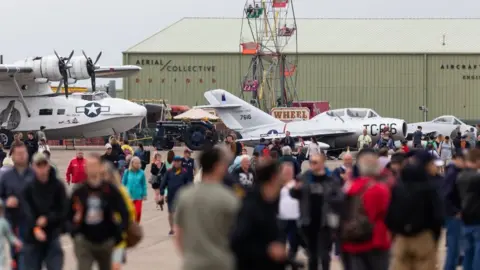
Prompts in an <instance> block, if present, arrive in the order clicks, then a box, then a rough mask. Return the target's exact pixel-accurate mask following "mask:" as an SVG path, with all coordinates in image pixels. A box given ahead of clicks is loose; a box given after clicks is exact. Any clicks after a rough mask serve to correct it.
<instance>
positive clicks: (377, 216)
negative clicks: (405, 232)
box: [343, 177, 391, 253]
mask: <svg viewBox="0 0 480 270" xmlns="http://www.w3.org/2000/svg"><path fill="white" fill-rule="evenodd" d="M369 183H370V184H371V186H370V187H369V188H368V189H367V190H366V191H365V193H364V194H363V207H364V209H365V212H366V215H367V216H368V219H369V220H370V223H371V224H372V225H373V237H372V239H371V240H370V241H368V242H365V243H344V244H343V250H344V251H345V252H347V253H361V252H368V251H372V250H374V249H376V250H388V249H389V248H390V245H391V237H390V233H389V232H388V229H387V226H386V225H385V222H384V220H385V217H386V215H387V210H388V205H389V203H390V188H389V187H388V186H387V185H386V184H384V183H379V182H376V180H375V179H373V178H369V177H359V178H357V179H356V180H355V181H353V182H352V185H351V186H350V188H349V189H348V190H347V191H346V194H347V196H354V195H358V194H359V193H360V192H362V190H363V189H364V188H365V187H366V185H368V184H369Z"/></svg>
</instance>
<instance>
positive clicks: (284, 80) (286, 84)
mask: <svg viewBox="0 0 480 270" xmlns="http://www.w3.org/2000/svg"><path fill="white" fill-rule="evenodd" d="M245 20H246V21H245ZM297 32H298V28H297V21H296V19H295V10H294V8H293V0H247V1H246V3H245V7H244V12H243V19H242V29H241V36H240V48H241V52H242V54H244V55H251V56H252V60H251V62H250V65H249V67H248V71H247V72H246V74H245V75H244V77H243V78H242V81H241V84H240V87H241V96H242V98H244V97H245V95H246V94H247V93H251V96H252V98H251V103H252V104H254V105H256V106H257V107H259V108H261V109H263V110H265V111H268V110H270V109H271V108H273V107H280V106H290V105H291V102H292V101H293V100H298V96H297V92H296V84H297V66H298V39H297Z"/></svg>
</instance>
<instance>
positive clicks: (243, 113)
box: [197, 89, 283, 132]
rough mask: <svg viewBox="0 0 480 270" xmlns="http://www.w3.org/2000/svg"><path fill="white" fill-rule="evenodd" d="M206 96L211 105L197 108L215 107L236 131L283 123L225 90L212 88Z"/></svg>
mask: <svg viewBox="0 0 480 270" xmlns="http://www.w3.org/2000/svg"><path fill="white" fill-rule="evenodd" d="M204 97H205V98H206V99H207V101H208V103H209V104H210V105H207V106H198V107H197V108H202V107H203V108H214V109H215V110H216V112H217V114H218V116H219V117H220V119H222V121H223V123H224V124H225V125H226V126H227V127H228V128H230V129H233V130H235V131H239V132H240V131H242V130H248V129H255V128H258V127H267V126H271V125H278V124H283V123H282V121H280V120H278V119H277V118H275V117H273V116H271V115H269V114H268V113H265V112H264V111H262V110H260V109H258V108H257V107H255V106H253V105H251V104H249V103H248V102H245V101H244V100H243V99H241V98H239V97H236V96H235V95H232V94H231V93H229V92H227V91H225V90H222V89H217V90H210V91H207V92H205V94H204Z"/></svg>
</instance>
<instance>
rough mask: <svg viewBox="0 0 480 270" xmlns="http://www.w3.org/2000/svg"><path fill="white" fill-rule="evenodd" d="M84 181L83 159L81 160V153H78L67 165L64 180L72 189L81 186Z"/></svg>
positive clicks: (85, 176)
mask: <svg viewBox="0 0 480 270" xmlns="http://www.w3.org/2000/svg"><path fill="white" fill-rule="evenodd" d="M86 179H87V174H86V173H85V159H84V158H83V152H82V151H78V152H77V156H76V157H75V158H73V159H72V160H70V163H69V164H68V167H67V174H66V178H65V180H66V181H67V184H68V185H70V184H72V185H73V187H72V188H73V189H74V188H75V186H76V185H78V184H82V183H83V182H84V181H85V180H86Z"/></svg>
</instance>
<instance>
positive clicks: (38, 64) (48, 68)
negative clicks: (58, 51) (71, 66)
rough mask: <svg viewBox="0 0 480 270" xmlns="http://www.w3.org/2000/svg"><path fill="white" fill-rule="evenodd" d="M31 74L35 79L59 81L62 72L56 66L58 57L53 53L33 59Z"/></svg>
mask: <svg viewBox="0 0 480 270" xmlns="http://www.w3.org/2000/svg"><path fill="white" fill-rule="evenodd" d="M33 74H34V76H35V79H46V80H47V81H60V80H61V79H62V74H61V73H60V69H59V67H58V58H57V57H56V56H55V55H48V56H43V57H41V58H37V59H35V60H33Z"/></svg>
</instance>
